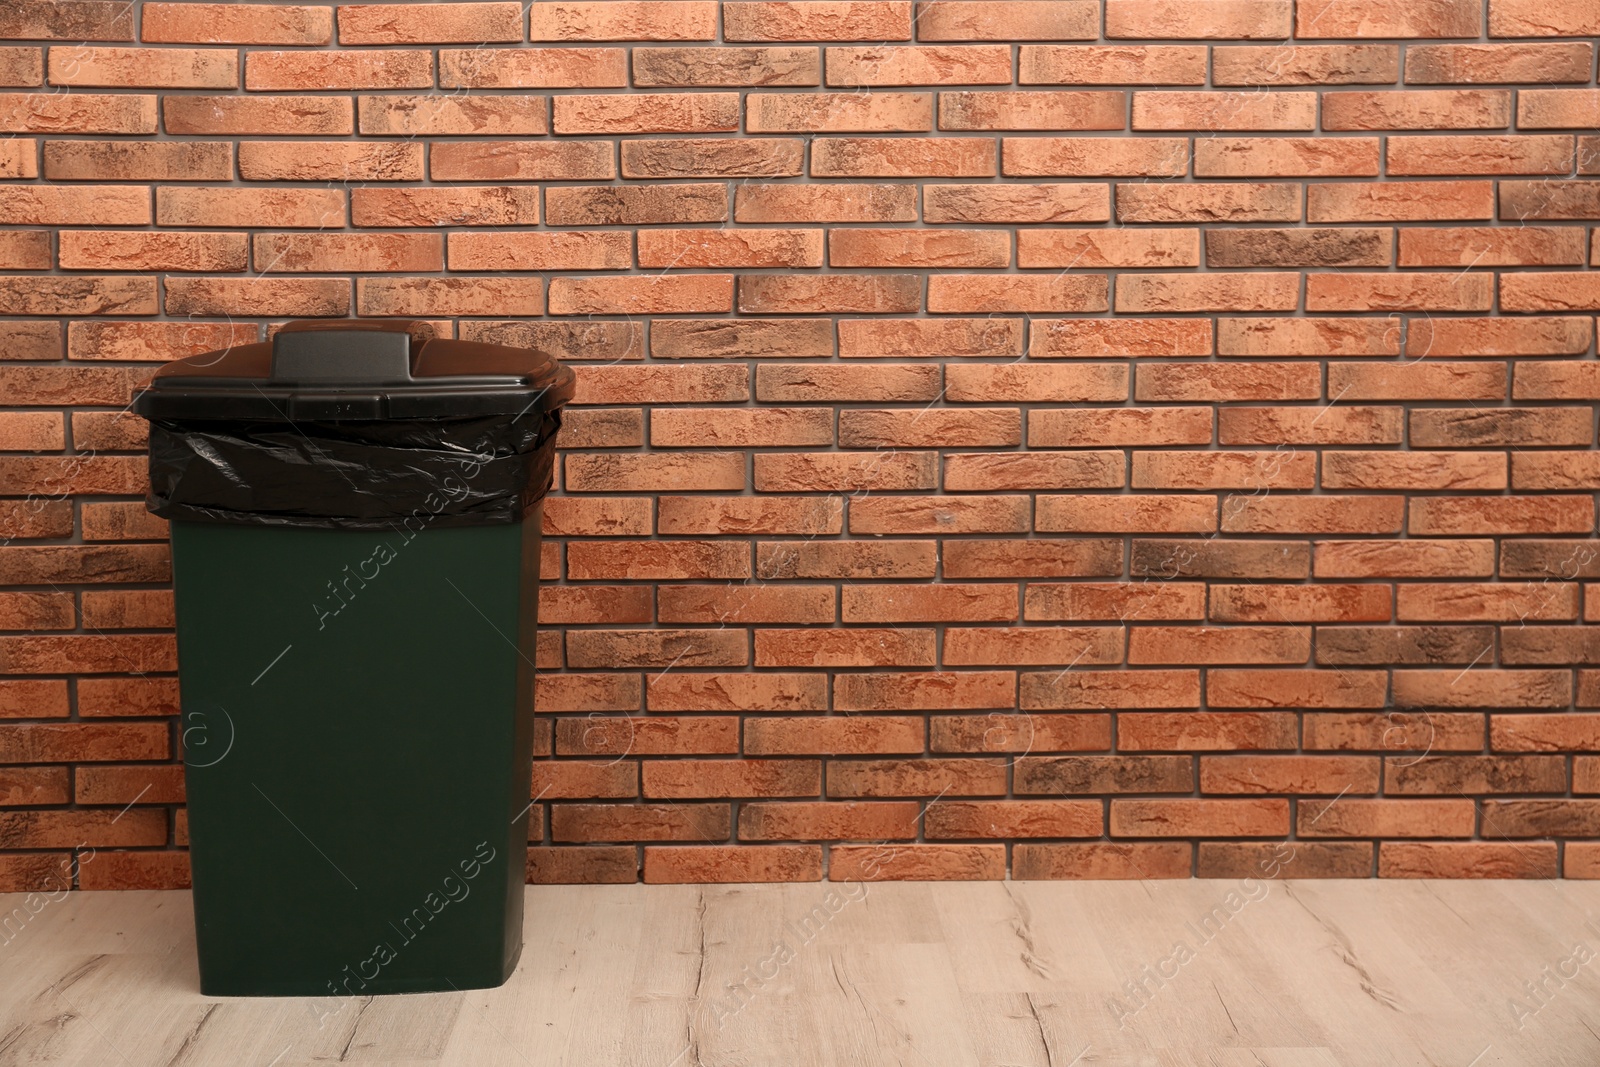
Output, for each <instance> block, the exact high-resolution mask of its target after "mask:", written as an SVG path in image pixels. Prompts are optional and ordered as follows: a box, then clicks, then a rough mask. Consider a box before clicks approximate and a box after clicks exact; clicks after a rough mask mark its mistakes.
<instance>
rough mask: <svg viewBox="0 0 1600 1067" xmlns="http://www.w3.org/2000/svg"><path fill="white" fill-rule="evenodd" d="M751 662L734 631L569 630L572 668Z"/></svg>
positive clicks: (691, 665)
mask: <svg viewBox="0 0 1600 1067" xmlns="http://www.w3.org/2000/svg"><path fill="white" fill-rule="evenodd" d="M609 569H612V570H615V569H617V568H609ZM619 577H620V576H619ZM748 662H749V653H748V650H747V644H746V639H745V635H744V634H743V633H742V632H739V633H735V632H734V631H732V630H568V631H567V665H568V666H570V667H580V668H607V669H610V668H616V667H672V666H683V667H743V666H745V665H746V664H747V663H748Z"/></svg>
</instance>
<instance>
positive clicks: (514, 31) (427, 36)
mask: <svg viewBox="0 0 1600 1067" xmlns="http://www.w3.org/2000/svg"><path fill="white" fill-rule="evenodd" d="M401 12H403V13H404V14H403V15H402V14H401ZM534 39H535V40H537V39H538V38H534ZM520 40H522V8H521V5H519V4H516V3H508V2H498V3H493V2H491V3H448V4H445V3H432V4H430V3H420V4H419V3H412V4H407V5H406V6H405V7H404V8H400V9H397V8H395V7H394V6H393V5H390V4H345V5H343V6H341V7H340V8H339V43H340V44H341V45H350V44H458V43H459V44H477V43H479V42H482V41H520Z"/></svg>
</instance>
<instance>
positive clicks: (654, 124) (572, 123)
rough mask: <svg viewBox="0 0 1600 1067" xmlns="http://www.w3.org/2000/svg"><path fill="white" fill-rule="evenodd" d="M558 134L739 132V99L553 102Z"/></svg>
mask: <svg viewBox="0 0 1600 1067" xmlns="http://www.w3.org/2000/svg"><path fill="white" fill-rule="evenodd" d="M554 128H555V132H557V133H609V134H616V133H711V132H716V131H719V130H736V129H738V128H739V94H738V93H629V94H617V93H612V94H601V95H595V96H582V95H577V96H558V97H556V98H555V114H554Z"/></svg>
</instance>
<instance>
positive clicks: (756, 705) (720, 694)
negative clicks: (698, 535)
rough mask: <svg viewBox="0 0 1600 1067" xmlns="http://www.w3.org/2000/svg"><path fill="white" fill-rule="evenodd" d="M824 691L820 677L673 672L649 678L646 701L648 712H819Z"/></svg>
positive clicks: (823, 678) (825, 698)
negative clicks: (647, 702)
mask: <svg viewBox="0 0 1600 1067" xmlns="http://www.w3.org/2000/svg"><path fill="white" fill-rule="evenodd" d="M683 588H689V587H683ZM758 632H761V631H758ZM827 690H828V686H827V676H826V675H823V674H707V673H703V672H698V671H697V672H692V673H691V672H686V671H673V672H669V673H666V674H661V675H656V676H654V677H652V678H651V680H650V687H649V689H648V691H647V698H648V700H649V705H650V710H651V711H822V710H825V709H826V708H827V706H828V694H827Z"/></svg>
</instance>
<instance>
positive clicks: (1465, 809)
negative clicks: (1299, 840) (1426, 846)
mask: <svg viewBox="0 0 1600 1067" xmlns="http://www.w3.org/2000/svg"><path fill="white" fill-rule="evenodd" d="M1475 814H1476V813H1475V810H1474V806H1473V802H1472V801H1471V800H1466V799H1462V800H1363V799H1360V798H1356V799H1346V798H1343V797H1340V798H1336V799H1335V800H1333V801H1332V802H1330V803H1328V804H1327V805H1322V804H1318V803H1311V804H1301V805H1299V810H1298V813H1297V816H1298V817H1297V820H1296V825H1295V832H1296V834H1297V835H1298V836H1300V837H1471V836H1472V832H1473V824H1474V822H1475V821H1476V819H1475Z"/></svg>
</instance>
